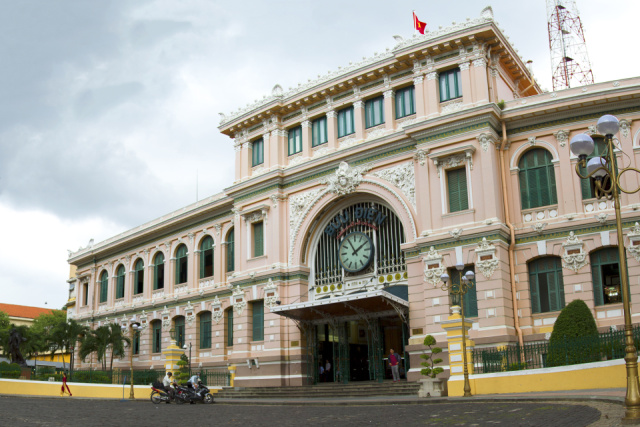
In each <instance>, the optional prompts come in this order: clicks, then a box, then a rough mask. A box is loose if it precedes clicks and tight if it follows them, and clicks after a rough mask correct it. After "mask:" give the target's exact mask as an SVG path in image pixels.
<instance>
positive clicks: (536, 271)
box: [529, 256, 564, 313]
mask: <svg viewBox="0 0 640 427" xmlns="http://www.w3.org/2000/svg"><path fill="white" fill-rule="evenodd" d="M529 290H530V291H531V311H532V312H533V313H547V312H550V311H558V310H562V308H564V282H563V280H562V262H561V261H560V258H558V257H555V256H548V257H544V258H539V259H536V260H534V261H531V262H530V263H529Z"/></svg>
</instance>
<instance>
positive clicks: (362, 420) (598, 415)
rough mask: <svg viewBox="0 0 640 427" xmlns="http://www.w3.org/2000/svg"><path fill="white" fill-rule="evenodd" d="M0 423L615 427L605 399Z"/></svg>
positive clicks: (69, 416) (47, 406)
mask: <svg viewBox="0 0 640 427" xmlns="http://www.w3.org/2000/svg"><path fill="white" fill-rule="evenodd" d="M0 414H2V416H1V417H2V419H1V421H0V424H1V425H6V426H13V427H19V426H30V427H33V426H84V427H90V426H137V427H143V426H166V425H182V424H188V425H225V426H227V425H228V426H251V425H266V426H272V425H273V426H306V425H313V426H332V427H335V426H352V425H355V426H360V425H369V426H377V425H387V426H389V425H396V426H403V427H404V426H488V425H503V426H509V427H512V426H545V427H551V426H562V427H565V426H572V427H579V426H589V425H593V426H599V427H603V426H615V425H618V423H619V419H620V417H621V416H622V414H623V407H622V406H621V405H619V404H616V403H608V402H599V401H593V402H552V401H550V402H517V401H514V402H490V401H489V402H487V401H485V402H480V401H474V402H461V401H455V402H439V403H435V402H434V403H415V402H414V403H409V402H407V403H405V404H393V405H388V404H379V403H374V402H371V404H367V405H364V404H354V405H348V406H347V405H327V406H319V405H305V404H304V403H300V404H293V405H282V406H280V405H259V404H253V405H243V404H225V403H222V404H220V403H218V404H214V405H202V404H198V405H175V404H171V405H167V404H159V405H154V404H152V403H151V402H143V401H134V402H129V401H124V402H121V401H116V400H95V399H76V398H69V397H65V398H25V397H0Z"/></svg>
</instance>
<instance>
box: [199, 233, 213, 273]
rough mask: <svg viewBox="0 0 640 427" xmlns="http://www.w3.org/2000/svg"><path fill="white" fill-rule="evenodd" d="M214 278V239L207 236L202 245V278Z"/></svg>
mask: <svg viewBox="0 0 640 427" xmlns="http://www.w3.org/2000/svg"><path fill="white" fill-rule="evenodd" d="M211 276H213V238H211V236H207V237H205V238H204V239H202V243H200V278H201V279H203V278H205V277H211Z"/></svg>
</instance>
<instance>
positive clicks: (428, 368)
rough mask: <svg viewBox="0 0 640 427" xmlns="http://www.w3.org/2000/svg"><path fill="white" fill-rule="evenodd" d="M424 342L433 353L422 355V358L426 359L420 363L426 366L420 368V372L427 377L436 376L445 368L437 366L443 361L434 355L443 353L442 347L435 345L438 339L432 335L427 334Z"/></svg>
mask: <svg viewBox="0 0 640 427" xmlns="http://www.w3.org/2000/svg"><path fill="white" fill-rule="evenodd" d="M423 344H424V345H425V346H426V347H429V350H431V353H430V354H426V353H425V354H421V355H420V359H423V360H424V362H422V363H420V365H422V366H424V368H422V369H421V370H420V373H421V374H422V375H424V376H426V377H431V378H435V377H436V375H438V374H439V373H441V372H443V371H444V369H442V368H441V367H439V366H437V367H436V366H435V365H437V364H438V363H441V362H442V359H434V358H433V357H434V355H436V354H440V353H442V349H441V348H440V347H433V346H434V345H435V344H436V339H435V338H434V337H432V336H431V335H427V336H426V337H424V342H423Z"/></svg>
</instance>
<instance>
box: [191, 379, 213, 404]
mask: <svg viewBox="0 0 640 427" xmlns="http://www.w3.org/2000/svg"><path fill="white" fill-rule="evenodd" d="M189 392H190V394H191V396H190V397H191V401H192V402H194V403H213V395H212V394H211V392H210V390H209V388H207V386H206V385H204V384H202V381H198V388H197V389H189Z"/></svg>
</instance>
